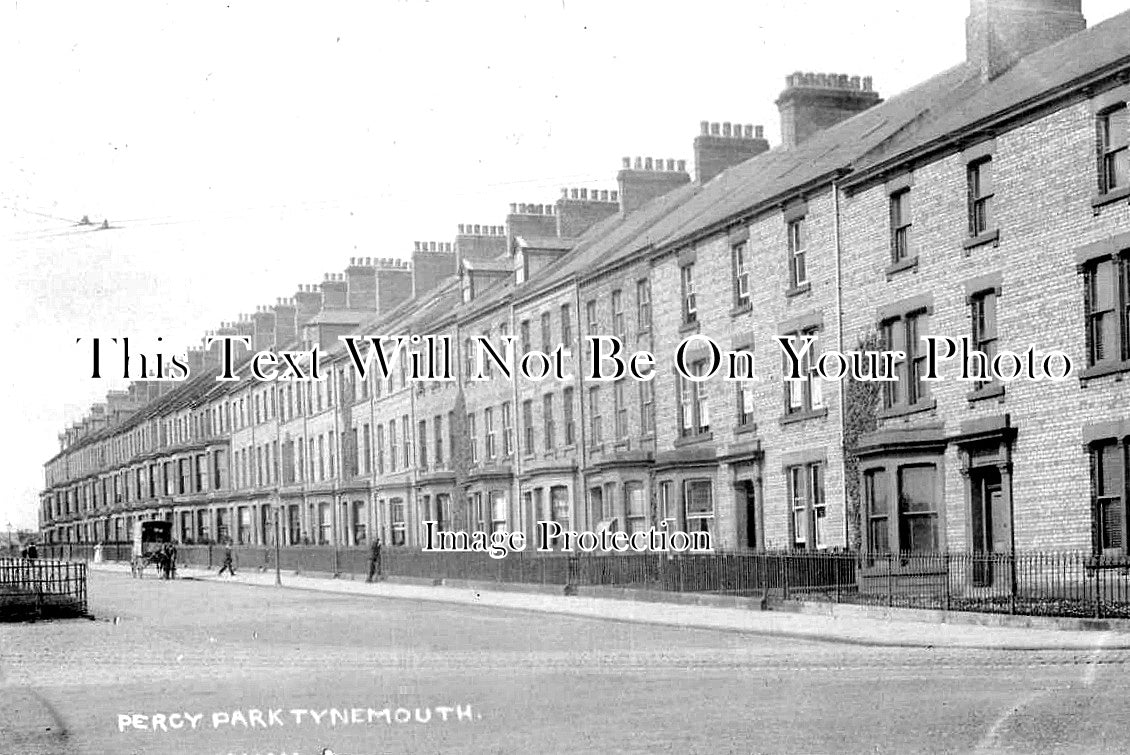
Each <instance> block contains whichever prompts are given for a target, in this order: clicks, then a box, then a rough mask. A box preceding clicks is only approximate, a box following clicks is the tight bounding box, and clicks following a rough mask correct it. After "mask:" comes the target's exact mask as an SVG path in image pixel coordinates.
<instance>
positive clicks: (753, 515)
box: [738, 480, 757, 549]
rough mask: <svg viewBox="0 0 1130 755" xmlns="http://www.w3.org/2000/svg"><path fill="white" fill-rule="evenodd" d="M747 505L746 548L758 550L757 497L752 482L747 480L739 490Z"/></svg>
mask: <svg viewBox="0 0 1130 755" xmlns="http://www.w3.org/2000/svg"><path fill="white" fill-rule="evenodd" d="M738 492H739V495H740V497H741V498H742V499H744V505H745V543H744V545H745V547H747V548H753V549H756V548H757V496H756V494H755V493H754V485H753V481H752V480H745V481H743V482H742V483H741V486H740V487H739V489H738Z"/></svg>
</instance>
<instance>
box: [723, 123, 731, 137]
mask: <svg viewBox="0 0 1130 755" xmlns="http://www.w3.org/2000/svg"><path fill="white" fill-rule="evenodd" d="M729 135H730V124H729V122H726V123H723V124H722V136H727V137H728V136H729Z"/></svg>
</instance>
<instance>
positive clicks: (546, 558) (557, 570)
mask: <svg viewBox="0 0 1130 755" xmlns="http://www.w3.org/2000/svg"><path fill="white" fill-rule="evenodd" d="M44 551H45V552H46V553H45V555H49V556H53V557H58V558H68V559H80V560H88V559H90V558H92V556H93V546H91V545H89V544H63V545H52V546H45V547H44ZM224 551H225V549H224V548H223V547H222V546H217V545H191V546H179V547H178V549H177V554H178V557H177V561H178V564H180V565H182V566H184V565H187V566H198V567H203V568H218V567H219V565H220V564H221V563H222V561H223V557H224ZM232 553H233V556H234V558H235V564H236V568H237V569H259V568H263V569H274V568H275V548H274V547H272V546H234V547H233V548H232ZM129 554H130V546H129V544H128V543H108V544H104V545H103V546H102V558H103V559H104V560H107V561H113V560H128V559H129ZM278 554H279V563H280V568H281V569H282V570H284V571H287V572H300V573H325V574H332V575H337V576H341V577H349V578H359V577H360V578H363V577H365V576H366V575H367V574H368V571H369V558H370V552H369V549H368V548H366V547H363V546H358V547H345V546H337V547H335V546H327V545H307V546H301V545H300V546H284V547H282V548H280V549H278ZM381 571H382V573H383V574H385V575H394V576H401V577H416V578H422V579H435V580H441V579H447V580H455V579H460V580H470V581H483V582H513V583H528V584H542V585H560V586H567V585H568V586H585V587H595V586H609V587H622V588H638V589H649V590H665V591H674V592H695V593H714V594H726V595H739V596H740V595H750V596H754V595H762V594H768V595H769V597H770V598H773V599H778V600H807V601H827V602H835V603H852V604H863V605H877V606H889V607H899V608H922V609H934V610H947V611H982V612H990V613H1013V614H1025V615H1038V616H1073V617H1091V618H1130V559H1126V558H1124V557H1110V556H1094V555H1091V554H1087V553H1081V552H1046V551H1040V552H1016V553H969V552H942V553H858V552H850V551H735V552H715V553H708V554H679V555H668V554H663V553H629V554H603V553H601V554H597V553H583V554H577V553H574V554H565V553H540V552H536V551H518V552H513V553H510V554H508V555H507V556H506V557H505V558H499V559H495V558H491V557H490V556H489V554H486V553H478V552H473V553H454V552H439V551H421V550H419V549H416V548H409V547H394V546H385V547H384V548H383V549H382V554H381Z"/></svg>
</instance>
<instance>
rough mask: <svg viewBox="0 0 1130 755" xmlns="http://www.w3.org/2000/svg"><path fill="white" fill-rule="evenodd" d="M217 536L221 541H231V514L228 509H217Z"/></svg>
mask: <svg viewBox="0 0 1130 755" xmlns="http://www.w3.org/2000/svg"><path fill="white" fill-rule="evenodd" d="M216 538H217V539H218V540H219V541H220V542H221V543H227V542H230V541H231V516H230V514H229V513H228V510H227V509H217V510H216Z"/></svg>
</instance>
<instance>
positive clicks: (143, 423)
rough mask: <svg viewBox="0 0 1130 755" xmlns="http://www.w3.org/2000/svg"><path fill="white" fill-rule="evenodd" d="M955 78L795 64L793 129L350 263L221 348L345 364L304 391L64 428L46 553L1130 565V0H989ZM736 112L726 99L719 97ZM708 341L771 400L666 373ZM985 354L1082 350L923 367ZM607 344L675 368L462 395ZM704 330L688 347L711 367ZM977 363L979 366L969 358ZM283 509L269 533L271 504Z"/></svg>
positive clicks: (160, 403)
mask: <svg viewBox="0 0 1130 755" xmlns="http://www.w3.org/2000/svg"><path fill="white" fill-rule="evenodd" d="M966 32H967V52H968V54H967V59H966V60H965V61H964V62H962V63H960V64H959V65H956V66H954V67H953V68H951V69H949V70H947V71H944V72H942V73H940V74H938V75H937V76H935V77H933V78H931V79H929V80H927V81H924V82H922V83H921V84H919V85H917V86H915V87H914V88H912V89H910V90H908V91H906V92H903V93H902V94H899V95H897V96H894V97H891V98H889V99H887V100H885V101H884V100H881V99H880V97H879V95H878V94H877V93H876V92H875V91H873V88H872V85H871V80H870V79H867V78H859V77H849V76H845V75H836V74H807V73H805V74H800V73H798V74H792V75H790V76H788V77H787V78H786V88H785V89H784V91H783V92H781V94H780V96H779V98H778V100H777V105H778V107H779V110H780V116H781V127H782V128H781V132H782V135H783V136H782V139H783V143H782V144H780V145H778V146H776V147H774V148H772V149H771V148H770V146H769V144H768V143H767V142H766V140H765V139H764V138H763V134H762V130H761V129H760V128H754V127H752V126H747V125H744V124H742V125H738V124H730V123H723V124H717V123H708V122H704V123H702V125H701V133H700V134H699V135H698V136H697V137H696V138H695V139H694V145H693V149H694V153H693V157H694V161H693V164H694V173H695V174H694V176H693V177H692V175H691V174H690V173H688V171H687V170H686V165H685V163H684V162H683V161H675V160H669V159H654V158H645V159H641V158H635V159H634V160H630V159H628V158H625V160H624V164H623V167H622V169H621V170H620V171H619V173H618V174H617V177H616V180H617V188H616V190H615V191H612V190H592V189H579V190H578V189H570V190H563V192H562V196H561V197H560V198H559V199H557V200H556V202H554V203H552V204H548V203H538V204H516V205H511V207H510V212H509V214H507V215H506V219H505V222H504V223H502V224H500V225H473V224H468V225H462V226H460V227H459V229H458V233H457V234H456V235H455V237H454V240H452V241H443V242H418V243H417V244H416V246H415V250H414V251H413V253H412V257H411V261H410V262H408V261H403V260H387V259H372V258H368V257H366V258H354V259H353V260H351V263H350V265H349V267H348V268H346V270H345V271H344V273H342V274H330V275H327V277H326V280H324V281H323V282H322V283H320V284H318V285H312V286H307V285H304V286H300V287H299V290H298V291H297V292H296V293H295V294H294V296H293V297H290V298H286V299H281V300H279V301H278V302H277V303H276V304H275V305H273V306H269V307H261V308H260V309H259V310H258V311H257V312H256V313H255V314H253V315H251V316H249V317H246V318H241V319H240V320H239V321H238V322H234V323H225V324H224V327H222V328H221V329H219V330H218V331H217V332H218V333H221V334H236V333H238V334H243V335H246V336H248V337H249V338H250V339H251V341H252V345H253V348H254V349H255V350H259V349H276V350H280V349H285V348H296V349H298V348H310V347H311V346H313V345H320V346H321V348H322V349H323V351H325V352H327V356H326V357H325V359H324V360H323V363H322V365H321V371H322V372H323V373H324V375H325V379H324V380H322V381H319V382H313V383H299V382H260V381H256V380H251V379H247V371H248V365H247V364H246V357H247V355H248V354H249V353H250V352H244V353H243V354H244V356H243V360H244V364H243V365H242V366H241V368H240V371H241V374H242V375H243V377H244V379H242V380H240V381H238V382H217V381H216V380H215V374H216V367H217V365H216V361H215V360H216V356H217V353H216V352H215V351H207V352H205V351H203V350H193V351H192V352H190V354H189V358H190V361H191V363H192V365H193V368H194V374H195V375H196V377H194V378H193V379H190V380H188V381H186V382H183V383H179V384H174V385H170V384H157V383H153V382H145V381H139V382H135V383H134V384H132V385H131V386H130V389H129V391H128V392H119V393H112V394H110V395H109V396H108V397H107V401H106V402H105V403H104V404H101V405H99V406H96V407H94V408H93V410H92V411H91V414H90V415H89V417H87V418H86V419H85V420H84V421H83V422H81V423H78V424H76V425H75V426H73V427H71V428H69V429H67V430H66V431H65V432H64V433H63V434H62V436H61V450H60V451H59V453H58V454H57V455H56V456H54V457H53V458H52V459H50V460H49V461H48V462H47V463H46V465H45V472H46V486H45V489H44V491H43V494H42V498H41V509H40V526H41V530H42V532H43V535H44V538H45V539H46V540H48V541H50V542H67V541H69V542H76V541H77V542H96V541H111V540H123V539H128V537H129V535H128V533H129V532H130V531H131V523H132V521H134V520H136V519H138V518H140V519H151V518H161V519H167V520H171V521H172V522H173V523H174V533H175V536H176V537H177V538H178V539H180V540H181V541H183V542H185V543H190V542H195V543H201V542H215V541H226V540H228V539H229V538H230V539H231V541H233V542H235V543H252V544H263V543H272V542H274V540H273V538H274V537H275V535H274V533H275V532H276V527H277V531H278V537H279V538H280V541H281V543H283V544H288V545H289V544H303V543H313V544H318V543H337V544H340V545H354V544H363V543H366V542H368V541H369V540H370V538H371V537H372V536H373V535H374V534H379V535H380V536H381V538H382V540H383V541H384V542H385V543H387V544H391V545H394V546H406V547H414V548H419V547H421V545H422V544H423V543H422V537H423V533H424V522H427V521H434V522H437V523H438V524H437V526H438V527H440V528H443V529H460V530H464V529H475V530H487V531H493V530H521V531H524V532H526V533H527V536H528V537H529V538H530V539H531V542H532V541H533V538H534V523H535V522H537V521H544V520H553V521H556V522H559V523H561V524H562V526H563V527H564V528H566V529H570V528H571V529H593V530H595V529H598V528H602V527H603V528H607V527H613V528H617V529H622V530H627V531H638V530H641V529H646V528H647V527H650V526H656V525H658V524H660V523H661V522H663V521H667V522H668V524H669V526H672V527H676V528H679V529H683V530H687V531H700V530H708V531H710V532H711V533H712V535H713V539H714V543H715V545H716V547H718V548H722V549H746V548H749V549H780V548H787V549H825V548H850V549H867V550H875V551H936V550H963V551H974V552H994V553H1001V552H1008V551H1012V550H1013V549H1084V550H1090V551H1094V552H1096V553H1104V554H1112V553H1114V554H1125V553H1126V551H1127V524H1128V523H1127V516H1128V511H1127V507H1128V502H1130V490H1128V488H1130V483H1128V472H1127V469H1128V463H1127V462H1128V457H1127V449H1128V445H1130V388H1127V385H1128V383H1127V378H1130V150H1128V141H1130V116H1128V109H1127V102H1128V101H1130V13H1123V14H1121V15H1119V16H1117V17H1115V18H1113V19H1111V20H1108V21H1106V22H1104V23H1102V24H1100V25H1098V26H1095V27H1092V28H1089V29H1088V28H1086V24H1085V21H1084V19H1083V16H1082V14H1081V12H1080V3H1079V2H1078V0H1074V1H1072V0H1042V1H1037V0H1011V1H1006V0H973V1H972V3H971V11H970V16H969V19H968V23H967V30H966ZM729 104H730V105H732V103H729ZM409 333H415V334H421V335H424V334H436V335H442V336H446V337H448V338H449V339H450V341H451V343H452V344H453V345H454V348H453V351H454V358H455V359H456V360H457V363H458V367H457V369H456V370H455V372H456V380H454V381H450V382H442V383H441V382H413V381H411V380H409V379H407V376H406V375H405V373H404V370H403V360H402V361H401V362H400V363H399V365H400V366H399V367H396V368H394V370H393V371H392V375H391V377H390V378H389V379H387V380H376V379H373V378H371V377H370V378H369V379H367V380H359V379H357V378H356V373H355V371H354V369H353V367H352V364H351V363H350V361H349V359H348V355H347V353H346V352H345V350H344V349H343V347H342V344H341V343H340V342H339V340H338V337H339V336H341V335H347V334H355V335H361V336H365V335H385V334H409ZM694 334H699V335H703V336H707V337H709V339H711V340H712V341H714V342H715V343H717V344H719V345H720V346H722V347H723V348H727V349H742V350H746V351H752V352H753V353H754V354H755V355H757V356H758V357H760V364H761V365H762V366H767V367H769V368H772V369H765V370H764V373H765V374H764V375H759V377H760V378H761V379H759V380H756V381H737V382H728V381H722V380H714V379H712V380H707V381H701V382H700V381H693V380H688V379H683V378H680V377H679V376H678V375H677V374H676V373H675V372H674V371H672V370H671V369H669V365H671V364H673V361H674V353H673V352H674V350H675V348H676V346H677V345H678V344H680V343H681V342H683V341H684V340H685V339H686V338H687V337H688V336H690V335H694ZM930 334H938V335H945V336H949V337H954V338H959V337H962V336H965V337H968V338H969V339H970V344H972V345H973V346H975V347H976V348H977V349H979V350H981V351H983V352H984V353H986V354H988V355H990V356H992V355H999V354H1002V353H1004V352H1008V351H1012V352H1018V353H1023V352H1024V351H1026V350H1027V349H1028V348H1029V347H1034V348H1035V349H1037V351H1051V350H1059V351H1063V352H1065V353H1066V354H1068V355H1069V356H1070V358H1071V359H1072V361H1073V363H1074V365H1075V370H1074V373H1073V374H1072V376H1071V377H1070V378H1069V379H1067V380H1063V381H1047V380H1044V381H1034V380H1027V379H1020V380H1015V381H1002V380H995V381H993V380H989V381H983V382H962V381H958V380H956V379H943V380H940V381H927V380H923V375H924V363H923V359H924V351H923V346H922V341H921V338H922V336H925V335H930ZM590 335H613V336H616V337H618V338H620V339H621V340H622V341H623V342H624V344H625V345H626V347H627V348H628V350H634V349H636V348H639V349H647V350H649V351H651V352H653V353H654V354H655V355H656V360H657V363H658V365H659V366H658V369H657V373H656V376H655V379H654V380H653V381H650V382H641V381H636V380H632V379H630V378H624V379H621V380H619V381H611V382H593V381H591V380H588V379H586V377H585V375H584V374H582V373H581V372H580V371H579V370H576V371H575V374H574V375H573V376H572V379H570V380H566V381H558V380H550V381H541V382H534V381H528V380H514V381H510V380H504V379H499V378H498V377H497V376H495V378H496V379H491V380H486V381H475V380H471V379H469V378H470V373H471V371H472V370H473V369H474V365H473V364H472V361H473V360H471V359H469V358H468V357H469V355H470V354H471V352H470V350H469V349H470V346H471V344H472V339H474V338H476V337H478V336H487V337H488V338H491V339H499V338H500V337H503V336H512V337H513V338H515V343H516V348H517V349H518V351H519V353H525V352H527V351H529V350H531V349H539V350H546V351H551V350H552V349H553V348H554V347H555V346H556V345H557V344H565V345H567V346H568V347H569V349H570V351H571V353H572V354H573V355H575V356H577V357H581V356H584V355H585V352H584V349H585V348H586V347H585V345H584V340H583V339H585V338H586V337H587V336H590ZM778 335H791V336H793V337H795V338H798V339H799V338H803V337H804V336H806V335H814V336H815V337H816V339H817V340H816V347H815V349H817V350H819V349H824V350H832V349H835V350H838V351H850V350H852V349H858V348H884V347H885V348H890V349H897V350H901V351H903V352H905V353H906V355H907V356H906V358H905V359H902V360H900V361H899V362H898V363H897V364H896V367H895V369H896V371H897V373H898V376H899V380H898V381H897V382H891V383H883V384H880V383H872V382H856V381H850V380H845V381H834V382H833V381H822V380H820V379H819V378H818V377H817V376H816V375H815V374H814V373H813V372H812V371H811V368H812V366H813V364H814V359H813V358H812V357H813V356H815V355H810V357H809V359H808V360H807V361H806V363H805V370H806V373H805V374H806V375H807V377H806V379H804V380H799V381H789V380H784V379H782V371H781V369H780V359H781V357H780V350H779V349H778V348H777V345H776V344H775V342H774V338H775V337H776V336H778ZM709 357H710V353H709V350H708V349H707V347H706V343H705V339H696V340H693V341H692V343H691V346H690V347H689V353H688V362H689V363H690V366H691V369H692V371H699V370H704V369H706V368H707V366H708V364H707V363H708V360H709ZM949 366H950V367H953V368H954V369H957V367H958V366H957V365H956V364H954V365H949ZM276 516H277V521H276Z"/></svg>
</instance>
